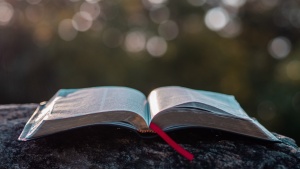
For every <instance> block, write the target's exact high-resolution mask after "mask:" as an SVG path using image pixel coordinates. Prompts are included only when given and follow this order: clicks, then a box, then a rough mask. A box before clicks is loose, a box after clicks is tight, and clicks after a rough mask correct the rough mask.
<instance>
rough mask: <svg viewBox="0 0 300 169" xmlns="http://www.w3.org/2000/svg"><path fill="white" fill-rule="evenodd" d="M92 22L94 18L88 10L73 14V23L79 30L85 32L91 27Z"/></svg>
mask: <svg viewBox="0 0 300 169" xmlns="http://www.w3.org/2000/svg"><path fill="white" fill-rule="evenodd" d="M92 24H93V18H92V16H91V15H90V14H89V13H87V12H77V13H76V14H75V15H74V16H73V20H72V25H73V27H74V28H75V29H76V30H78V31H81V32H85V31H87V30H89V29H90V28H91V26H92Z"/></svg>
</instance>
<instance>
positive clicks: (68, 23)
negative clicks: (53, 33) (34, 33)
mask: <svg viewBox="0 0 300 169" xmlns="http://www.w3.org/2000/svg"><path fill="white" fill-rule="evenodd" d="M58 35H59V37H60V38H61V39H63V40H65V41H71V40H73V39H74V38H75V37H76V35H77V30H76V29H74V27H73V25H72V20H71V19H64V20H62V21H60V23H59V26H58Z"/></svg>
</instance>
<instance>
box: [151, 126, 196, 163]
mask: <svg viewBox="0 0 300 169" xmlns="http://www.w3.org/2000/svg"><path fill="white" fill-rule="evenodd" d="M150 128H151V129H152V130H154V131H155V132H156V133H157V134H158V135H159V136H160V137H161V138H162V139H164V140H165V141H166V142H167V143H168V144H169V145H170V146H171V147H173V148H174V149H175V150H176V151H177V152H178V153H179V154H181V155H182V156H184V157H185V158H187V159H188V160H190V161H192V160H193V159H194V155H193V154H191V153H190V152H188V151H187V150H185V149H184V148H183V147H181V146H180V145H179V144H177V143H176V142H175V141H174V140H172V138H171V137H169V136H168V135H167V134H166V133H165V132H164V131H163V130H162V129H160V128H159V127H158V126H157V125H156V124H154V123H150Z"/></svg>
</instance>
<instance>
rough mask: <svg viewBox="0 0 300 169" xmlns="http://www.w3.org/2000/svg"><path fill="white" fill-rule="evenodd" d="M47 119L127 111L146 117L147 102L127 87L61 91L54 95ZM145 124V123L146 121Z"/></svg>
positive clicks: (139, 93) (143, 97)
mask: <svg viewBox="0 0 300 169" xmlns="http://www.w3.org/2000/svg"><path fill="white" fill-rule="evenodd" d="M56 96H57V97H58V98H59V99H56V100H55V104H54V107H53V109H52V111H51V115H50V116H49V118H51V119H57V118H68V117H75V116H81V115H85V114H92V113H101V112H110V111H129V112H134V113H137V114H139V115H140V116H142V117H143V118H144V119H145V120H147V119H148V115H147V100H146V97H145V96H144V94H143V93H141V92H139V91H137V90H135V89H131V88H127V87H94V88H84V89H78V90H76V89H62V90H60V91H59V92H58V94H56ZM146 122H147V121H146Z"/></svg>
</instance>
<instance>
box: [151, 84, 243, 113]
mask: <svg viewBox="0 0 300 169" xmlns="http://www.w3.org/2000/svg"><path fill="white" fill-rule="evenodd" d="M148 100H149V106H150V114H151V119H152V118H153V117H154V116H155V115H156V114H157V113H159V112H161V111H163V110H166V109H169V108H173V107H182V108H195V109H197V108H198V109H203V110H207V111H210V112H212V113H218V114H224V115H232V116H235V117H240V118H248V115H247V114H246V113H245V111H244V110H243V109H242V108H241V107H240V105H239V104H238V102H237V101H236V100H235V99H234V97H233V96H230V95H225V94H220V93H214V92H208V91H200V90H193V89H188V88H184V87H177V86H170V87H161V88H158V89H155V90H153V91H152V92H151V93H150V95H149V97H148Z"/></svg>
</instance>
